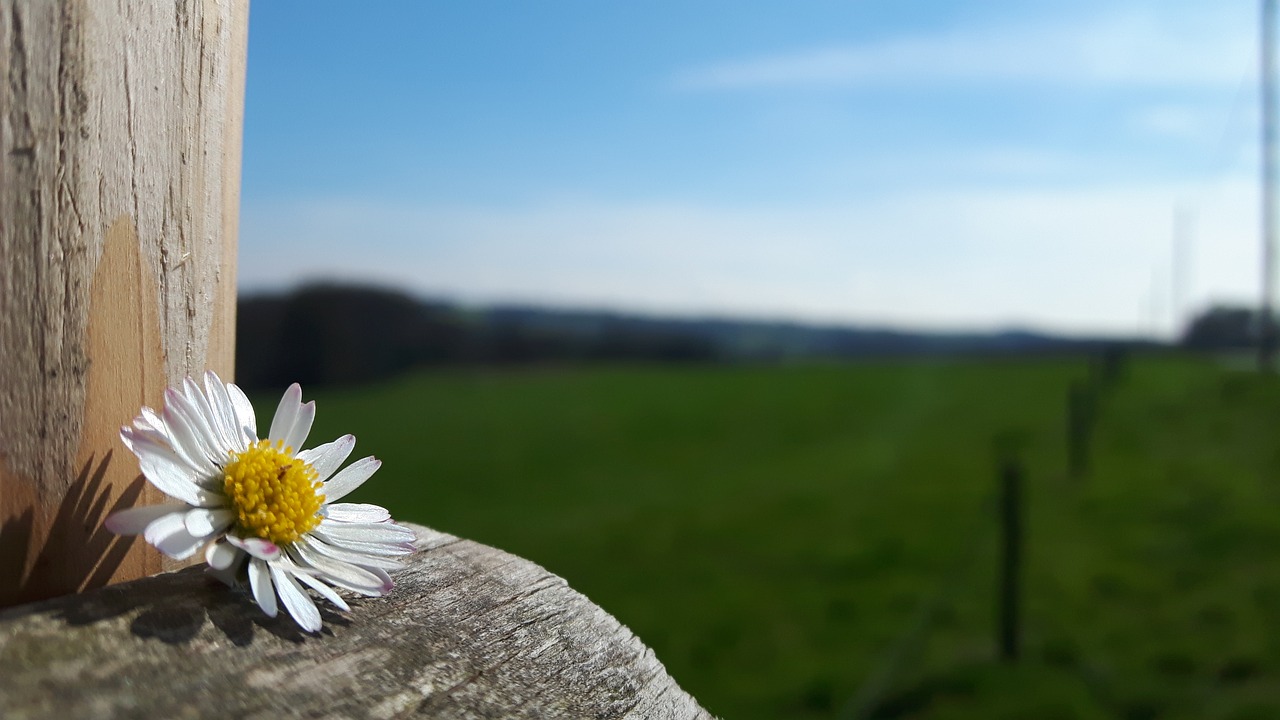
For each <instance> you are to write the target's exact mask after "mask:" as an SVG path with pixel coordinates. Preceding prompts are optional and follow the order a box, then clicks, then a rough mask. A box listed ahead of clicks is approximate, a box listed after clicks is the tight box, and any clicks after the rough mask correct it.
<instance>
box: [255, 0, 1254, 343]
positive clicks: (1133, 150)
mask: <svg viewBox="0 0 1280 720" xmlns="http://www.w3.org/2000/svg"><path fill="white" fill-rule="evenodd" d="M1256 6H1257V3H1256V2H1253V1H1242V0H1224V1H1223V2H1214V3H1206V2H1200V1H1196V2H1176V1H1169V0H1165V1H1162V2H1155V1H1151V2H1130V1H1128V0H1111V1H1108V2H1102V1H1089V0H1085V1H1079V2H1066V1H1062V2H1043V3H1017V2H997V1H992V2H941V1H937V0H935V1H932V2H926V1H924V0H903V1H898V2H887V1H879V2H872V1H863V2H857V1H853V0H846V1H845V2H800V3H786V2H753V1H749V0H735V1H733V2H728V1H723V2H722V1H718V0H707V1H695V0H686V1H684V2H658V1H654V2H599V1H598V0H593V1H586V0H583V1H576V2H552V1H550V0H547V1H539V2H519V3H517V2H504V3H499V2H488V1H476V2H416V3H410V2H403V3H391V2H386V3H365V4H361V5H359V6H354V5H352V4H349V3H341V4H340V3H324V2H306V3H304V2H284V1H281V0H262V1H260V2H256V3H253V5H252V10H251V18H250V30H249V38H250V39H249V71H248V90H247V98H246V118H245V144H244V183H243V188H242V213H241V238H240V269H239V272H240V283H241V287H242V289H244V290H246V291H252V290H262V289H276V288H285V287H290V286H293V285H296V284H297V283H299V282H303V281H306V280H312V279H345V280H353V281H373V282H382V283H388V284H392V285H396V286H400V287H403V288H406V289H409V290H411V291H413V292H415V293H418V294H422V295H428V296H433V297H444V298H450V299H454V300H459V301H463V302H468V303H482V302H508V301H516V302H532V303H538V304H545V305H555V306H570V307H593V308H611V309H620V310H633V311H638V312H649V313H673V314H681V315H702V314H714V315H727V316H746V317H767V318H783V319H795V320H803V321H814V322H848V323H869V324H894V325H903V326H907V327H914V328H946V329H991V328H999V327H1009V326H1023V327H1025V326H1034V327H1040V328H1045V329H1050V330H1057V331H1064V332H1106V333H1131V332H1160V333H1165V334H1167V333H1170V332H1171V331H1172V329H1173V328H1174V327H1175V326H1176V324H1177V323H1178V322H1179V321H1178V319H1177V318H1178V317H1179V316H1180V315H1183V314H1185V312H1186V311H1188V310H1189V309H1195V308H1198V307H1202V306H1204V305H1206V304H1207V303H1209V302H1212V301H1228V300H1243V301H1252V300H1253V299H1254V298H1255V297H1256V295H1257V293H1258V275H1259V272H1258V269H1257V264H1258V257H1259V253H1258V244H1259V240H1258V229H1257V227H1258V209H1257V206H1258V190H1257V187H1256V186H1257V179H1256V178H1257V173H1258V163H1257V160H1256V156H1257V153H1258V142H1257V140H1256V136H1257V131H1258V120H1257V115H1258V93H1257V89H1256V84H1257V70H1256V64H1257V59H1256V57H1257V47H1256V46H1257V34H1258V31H1257V22H1258V18H1257V7H1256ZM1175 208H1182V209H1183V210H1182V212H1183V214H1184V216H1185V217H1187V218H1190V220H1189V221H1188V222H1187V223H1186V225H1185V227H1186V228H1189V232H1188V233H1187V235H1186V237H1187V238H1188V240H1187V242H1186V244H1185V245H1184V247H1185V252H1184V253H1183V255H1182V256H1183V257H1184V258H1185V259H1186V262H1185V263H1183V264H1182V265H1181V267H1182V270H1181V271H1178V272H1175V271H1174V270H1173V258H1172V255H1173V252H1172V250H1171V247H1172V245H1173V243H1172V241H1171V238H1172V237H1173V224H1174V220H1173V218H1174V215H1175ZM1175 275H1180V276H1181V277H1182V278H1184V280H1183V282H1182V283H1181V284H1179V287H1180V288H1182V289H1181V290H1174V289H1173V286H1174V285H1175V283H1173V282H1172V280H1173V279H1174V276H1175Z"/></svg>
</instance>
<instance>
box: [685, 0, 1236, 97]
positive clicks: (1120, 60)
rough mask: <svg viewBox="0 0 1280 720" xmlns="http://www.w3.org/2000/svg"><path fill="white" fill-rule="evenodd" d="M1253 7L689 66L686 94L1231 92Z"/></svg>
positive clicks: (966, 31) (953, 34)
mask: <svg viewBox="0 0 1280 720" xmlns="http://www.w3.org/2000/svg"><path fill="white" fill-rule="evenodd" d="M1255 23H1256V19H1255V16H1254V8H1253V5H1252V4H1248V3H1243V2H1234V3H1225V2H1224V3H1203V4H1200V5H1189V6H1185V7H1183V8H1180V9H1175V8H1173V7H1171V6H1167V5H1165V6H1161V5H1156V6H1154V7H1153V8H1151V9H1149V10H1147V11H1141V10H1129V11H1114V10H1113V11H1110V13H1109V14H1107V15H1103V16H1100V17H1095V18H1089V19H1083V20H1081V19H1047V18H1046V19H1044V20H1041V21H1038V22H1035V23H1023V24H1017V25H1012V24H1011V25H1003V26H994V25H993V26H985V27H958V28H952V29H950V30H947V31H944V32H936V33H932V34H923V35H915V36H903V37H897V38H891V39H887V40H877V41H874V42H868V43H863V44H857V45H846V46H830V47H818V48H806V49H799V50H796V51H792V52H784V53H780V54H774V55H766V56H763V57H756V58H745V59H737V60H729V61H726V62H720V63H714V64H710V65H706V66H702V67H695V68H690V69H688V70H686V71H684V72H681V73H679V74H678V75H677V76H676V78H675V79H674V85H675V86H676V87H679V88H683V89H698V90H708V89H719V90H725V89H749V88H777V87H792V86H858V85H871V84H898V83H922V84H930V85H943V84H952V83H970V84H972V83H1010V82H1013V83H1039V84H1051V85H1087V86H1098V85H1105V86H1169V87H1186V86H1206V85H1212V86H1221V85H1224V84H1226V85H1234V84H1236V83H1238V82H1239V81H1240V78H1241V76H1242V74H1247V73H1252V72H1253V71H1254V67H1253V64H1254V62H1253V61H1252V58H1253V56H1254V54H1255V53H1256V40H1255V38H1256V35H1257V31H1256V29H1255V28H1256V25H1255Z"/></svg>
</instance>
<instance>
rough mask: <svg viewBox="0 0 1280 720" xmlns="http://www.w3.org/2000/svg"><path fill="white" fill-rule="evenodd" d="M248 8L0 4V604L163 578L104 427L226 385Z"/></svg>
mask: <svg viewBox="0 0 1280 720" xmlns="http://www.w3.org/2000/svg"><path fill="white" fill-rule="evenodd" d="M247 24H248V6H247V0H223V1H219V0H180V1H179V2H177V3H173V2H169V3H152V2H141V3H105V2H96V1H95V0H0V606H4V605H12V604H15V603H19V602H26V601H29V600H34V599H39V598H44V597H50V596H54V595H60V594H64V593H70V592H76V591H79V590H84V589H87V588H90V587H94V586H98V585H102V584H105V583H107V582H113V581H119V580H126V579H131V578H137V577H141V576H143V575H148V574H151V573H154V572H156V571H159V570H161V569H162V563H161V560H160V557H159V556H158V555H157V554H155V553H154V552H153V551H152V550H151V549H150V548H148V547H146V545H145V543H141V542H134V539H133V538H115V537H113V536H111V535H109V534H107V533H106V532H105V531H104V530H103V529H102V528H101V520H102V518H103V517H104V516H105V515H106V514H108V513H109V512H111V511H112V510H114V509H116V508H118V507H127V506H130V505H134V504H138V503H144V502H156V501H159V500H160V497H161V496H160V495H159V494H158V493H157V492H156V491H154V490H152V489H151V488H150V487H149V486H148V485H147V484H146V483H145V482H144V481H143V480H142V478H141V477H140V476H139V474H138V470H137V463H136V462H135V461H134V459H133V458H132V456H131V455H130V454H129V453H128V451H127V450H125V449H124V447H123V446H122V445H121V444H120V441H119V439H118V436H117V433H118V431H119V428H120V426H121V425H123V424H125V423H127V422H128V421H129V420H130V419H131V418H132V417H133V416H134V414H136V412H137V410H138V407H139V406H140V405H142V404H148V405H152V406H154V407H158V406H159V404H160V403H161V397H162V391H163V389H164V388H165V386H166V385H168V384H170V383H173V382H175V381H178V380H179V379H180V378H182V377H183V376H184V375H187V374H188V373H193V374H194V373H198V372H200V371H203V370H204V369H206V368H210V369H213V370H216V371H217V372H219V373H221V374H222V375H223V376H224V377H226V378H228V379H229V378H230V376H231V371H232V365H233V360H234V346H233V343H234V338H235V253H236V224H237V214H238V203H239V176H240V145H241V128H242V118H243V105H244V69H245V52H246V33H247Z"/></svg>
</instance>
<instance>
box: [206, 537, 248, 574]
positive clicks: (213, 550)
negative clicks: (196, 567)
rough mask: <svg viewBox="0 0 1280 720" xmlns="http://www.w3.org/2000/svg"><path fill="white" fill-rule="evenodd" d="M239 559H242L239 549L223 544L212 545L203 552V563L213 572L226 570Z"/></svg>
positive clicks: (242, 555)
mask: <svg viewBox="0 0 1280 720" xmlns="http://www.w3.org/2000/svg"><path fill="white" fill-rule="evenodd" d="M241 557H244V553H243V552H241V551H240V549H239V548H237V547H236V546H235V545H232V544H230V543H225V542H216V543H213V544H212V545H210V546H209V549H208V550H205V552H204V561H205V562H206V563H208V564H209V567H211V568H213V569H214V570H228V569H230V568H231V566H232V565H233V564H235V561H236V559H237V558H241Z"/></svg>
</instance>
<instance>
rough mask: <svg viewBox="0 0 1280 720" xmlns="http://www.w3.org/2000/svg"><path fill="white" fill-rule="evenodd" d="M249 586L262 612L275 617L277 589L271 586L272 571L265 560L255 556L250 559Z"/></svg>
mask: <svg viewBox="0 0 1280 720" xmlns="http://www.w3.org/2000/svg"><path fill="white" fill-rule="evenodd" d="M249 587H250V588H251V589H252V590H253V599H254V600H256V601H257V602H258V607H260V608H262V612H264V613H266V614H267V617H275V616H276V591H275V588H273V587H272V586H271V571H270V569H269V566H268V565H267V563H266V561H265V560H260V559H258V558H254V559H252V560H250V561H249Z"/></svg>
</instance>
